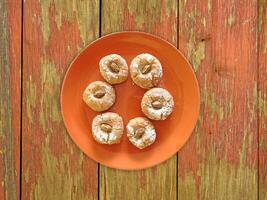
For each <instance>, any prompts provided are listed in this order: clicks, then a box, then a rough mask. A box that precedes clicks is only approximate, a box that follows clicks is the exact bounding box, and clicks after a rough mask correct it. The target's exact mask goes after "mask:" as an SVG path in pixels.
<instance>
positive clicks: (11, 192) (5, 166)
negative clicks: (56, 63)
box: [0, 1, 20, 199]
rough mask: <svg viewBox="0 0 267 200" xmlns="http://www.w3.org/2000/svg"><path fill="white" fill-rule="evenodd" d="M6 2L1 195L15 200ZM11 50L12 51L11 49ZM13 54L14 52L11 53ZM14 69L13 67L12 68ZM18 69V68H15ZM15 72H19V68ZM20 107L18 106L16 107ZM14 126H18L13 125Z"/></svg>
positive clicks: (0, 93)
mask: <svg viewBox="0 0 267 200" xmlns="http://www.w3.org/2000/svg"><path fill="white" fill-rule="evenodd" d="M7 5H8V3H7V2H6V1H0V13H1V14H0V45H1V49H0V81H1V83H0V119H1V122H0V140H1V145H0V150H1V151H2V155H1V159H2V163H1V164H2V166H1V170H2V171H1V174H2V177H1V178H2V180H1V181H4V190H3V191H2V194H3V196H4V199H16V196H17V194H18V191H17V187H16V183H17V180H18V179H17V177H16V171H15V168H16V166H15V155H14V152H18V151H19V147H16V146H15V145H14V140H17V139H19V138H18V137H17V136H18V135H19V133H15V132H14V130H13V126H12V101H13V99H14V98H18V96H13V95H12V94H11V90H12V84H11V83H12V81H11V76H12V75H11V70H10V69H11V67H12V66H11V65H10V55H9V50H10V48H11V47H10V46H9V42H10V40H9V31H10V27H9V24H8V15H7V10H8V8H7ZM12 50H13V49H12ZM12 54H14V52H13V53H12ZM13 67H14V66H13ZM16 67H19V66H16ZM17 70H20V69H19V68H18V69H17ZM17 106H20V105H17ZM15 125H17V126H18V125H19V124H18V123H15Z"/></svg>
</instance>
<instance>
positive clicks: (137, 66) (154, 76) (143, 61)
mask: <svg viewBox="0 0 267 200" xmlns="http://www.w3.org/2000/svg"><path fill="white" fill-rule="evenodd" d="M145 65H150V66H151V70H150V71H149V72H148V73H145V74H144V73H142V69H143V67H144V66H145ZM130 73H131V77H132V80H133V82H134V83H135V84H136V85H138V86H139V87H141V88H144V89H149V88H152V87H155V86H157V85H158V84H159V82H160V80H161V78H162V75H163V70H162V66H161V63H160V61H159V60H158V59H157V58H156V57H154V56H153V55H151V54H148V53H143V54H140V55H138V56H136V57H135V58H134V59H133V60H132V62H131V65H130Z"/></svg>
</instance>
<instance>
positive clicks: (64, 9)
mask: <svg viewBox="0 0 267 200" xmlns="http://www.w3.org/2000/svg"><path fill="white" fill-rule="evenodd" d="M53 4H54V6H55V19H54V20H55V22H56V25H57V28H58V29H60V28H61V26H62V19H63V18H64V19H65V20H66V21H67V22H75V20H77V24H78V28H79V30H80V36H81V39H82V41H83V43H84V44H86V43H87V42H88V41H89V39H90V38H96V37H97V36H98V33H95V30H98V29H97V28H96V27H98V26H99V22H98V21H96V20H95V18H92V17H90V16H98V15H99V13H98V12H99V9H94V8H95V7H96V6H97V5H98V1H97V0H92V1H77V2H76V3H74V2H73V1H61V0H55V1H51V0H47V1H41V7H42V11H41V17H42V23H41V27H42V32H43V35H44V40H45V43H46V44H47V42H48V40H49V36H50V34H51V30H50V21H49V9H50V7H51V6H52V5H53ZM79 10H86V11H87V12H79ZM92 11H93V12H95V13H93V14H91V13H90V15H88V12H92ZM88 27H91V28H90V29H88ZM93 27H95V28H93Z"/></svg>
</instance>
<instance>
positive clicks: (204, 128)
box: [178, 0, 258, 200]
mask: <svg viewBox="0 0 267 200" xmlns="http://www.w3.org/2000/svg"><path fill="white" fill-rule="evenodd" d="M256 34H257V1H256V0H253V1H252V0H244V1H233V0H226V1H215V0H213V1H212V0H206V1H196V0H182V1H180V4H179V48H180V49H181V50H182V51H183V52H184V53H185V55H186V56H187V57H188V58H189V60H190V62H191V63H192V65H193V67H194V70H195V72H196V74H197V77H198V80H199V84H200V90H201V113H200V116H199V120H198V123H197V127H196V129H195V131H194V133H193V136H192V137H191V138H190V141H189V142H188V143H187V145H186V146H185V147H184V148H183V149H182V150H181V151H180V152H179V160H178V172H179V174H178V176H179V178H178V195H179V196H178V197H179V198H180V199H250V200H251V199H257V192H258V184H257V180H258V176H257V174H258V166H257V159H258V157H257V149H258V142H257V141H258V137H257V136H258V134H257V44H256V42H257V35H256Z"/></svg>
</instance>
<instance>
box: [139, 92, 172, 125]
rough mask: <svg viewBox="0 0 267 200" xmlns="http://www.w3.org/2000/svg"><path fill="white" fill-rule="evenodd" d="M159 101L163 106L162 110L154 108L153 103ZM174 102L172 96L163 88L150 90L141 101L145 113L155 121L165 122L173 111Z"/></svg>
mask: <svg viewBox="0 0 267 200" xmlns="http://www.w3.org/2000/svg"><path fill="white" fill-rule="evenodd" d="M156 100H157V101H159V102H160V103H161V104H162V107H161V108H160V109H155V108H154V107H153V106H152V102H153V101H156ZM173 107H174V101H173V97H172V95H171V94H170V93H169V92H168V91H167V90H166V89H163V88H153V89H150V90H148V91H147V92H146V93H145V94H144V96H143V98H142V101H141V108H142V111H143V113H144V114H145V115H146V116H147V117H148V118H149V119H153V120H165V119H166V118H167V117H168V116H169V115H170V114H171V113H172V111H173Z"/></svg>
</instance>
